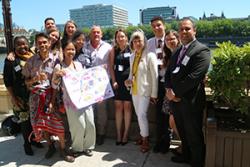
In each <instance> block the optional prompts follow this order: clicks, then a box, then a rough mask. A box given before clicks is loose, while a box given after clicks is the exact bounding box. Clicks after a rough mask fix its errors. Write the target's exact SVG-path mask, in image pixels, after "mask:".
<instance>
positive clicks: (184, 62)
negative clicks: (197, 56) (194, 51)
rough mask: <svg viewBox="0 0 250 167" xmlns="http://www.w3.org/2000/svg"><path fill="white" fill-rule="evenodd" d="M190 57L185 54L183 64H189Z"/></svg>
mask: <svg viewBox="0 0 250 167" xmlns="http://www.w3.org/2000/svg"><path fill="white" fill-rule="evenodd" d="M189 59H190V57H188V56H185V57H184V59H183V60H182V62H181V64H183V65H184V66H186V65H187V63H188V61H189Z"/></svg>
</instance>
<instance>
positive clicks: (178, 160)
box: [171, 155, 189, 163]
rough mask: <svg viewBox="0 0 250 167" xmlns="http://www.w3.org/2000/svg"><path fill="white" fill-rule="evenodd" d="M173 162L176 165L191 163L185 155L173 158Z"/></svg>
mask: <svg viewBox="0 0 250 167" xmlns="http://www.w3.org/2000/svg"><path fill="white" fill-rule="evenodd" d="M171 161H172V162H175V163H189V160H188V159H187V158H186V157H184V156H183V155H179V156H173V157H171Z"/></svg>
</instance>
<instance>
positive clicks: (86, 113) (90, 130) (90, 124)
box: [52, 41, 96, 156]
mask: <svg viewBox="0 0 250 167" xmlns="http://www.w3.org/2000/svg"><path fill="white" fill-rule="evenodd" d="M62 49H63V56H64V58H63V62H62V63H61V64H57V65H56V66H55V69H54V75H53V79H52V83H53V88H54V89H58V90H59V89H60V88H61V89H62V93H63V96H62V98H63V103H64V107H65V109H66V114H67V117H68V123H69V129H70V133H71V139H72V150H73V152H76V153H83V154H85V155H87V156H92V151H91V150H92V149H94V146H95V137H96V133H95V124H94V115H93V109H92V106H87V107H85V108H83V109H79V110H78V109H76V107H75V106H74V105H73V104H72V102H71V101H70V98H69V95H68V93H67V91H66V89H65V85H64V84H63V82H62V83H61V81H62V78H61V77H62V76H64V75H66V74H67V73H72V72H79V71H82V70H83V67H82V64H81V63H79V62H76V61H73V57H74V55H75V53H76V49H75V46H74V44H73V43H72V42H71V41H67V42H66V43H64V44H62Z"/></svg>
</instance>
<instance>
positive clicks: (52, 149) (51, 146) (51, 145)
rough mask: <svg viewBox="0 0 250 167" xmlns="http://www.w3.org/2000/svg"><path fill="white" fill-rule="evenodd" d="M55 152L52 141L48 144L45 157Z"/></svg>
mask: <svg viewBox="0 0 250 167" xmlns="http://www.w3.org/2000/svg"><path fill="white" fill-rule="evenodd" d="M55 152H56V148H55V146H54V144H53V143H52V144H50V145H49V149H48V151H47V153H46V154H45V158H46V159H49V158H51V157H52V156H53V155H54V153H55Z"/></svg>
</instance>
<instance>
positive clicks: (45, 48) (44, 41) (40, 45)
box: [36, 36, 50, 55]
mask: <svg viewBox="0 0 250 167" xmlns="http://www.w3.org/2000/svg"><path fill="white" fill-rule="evenodd" d="M36 47H37V49H38V50H39V53H40V54H41V55H44V54H47V53H48V52H49V48H50V41H49V39H48V38H45V37H43V36H40V37H38V38H37V40H36Z"/></svg>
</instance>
